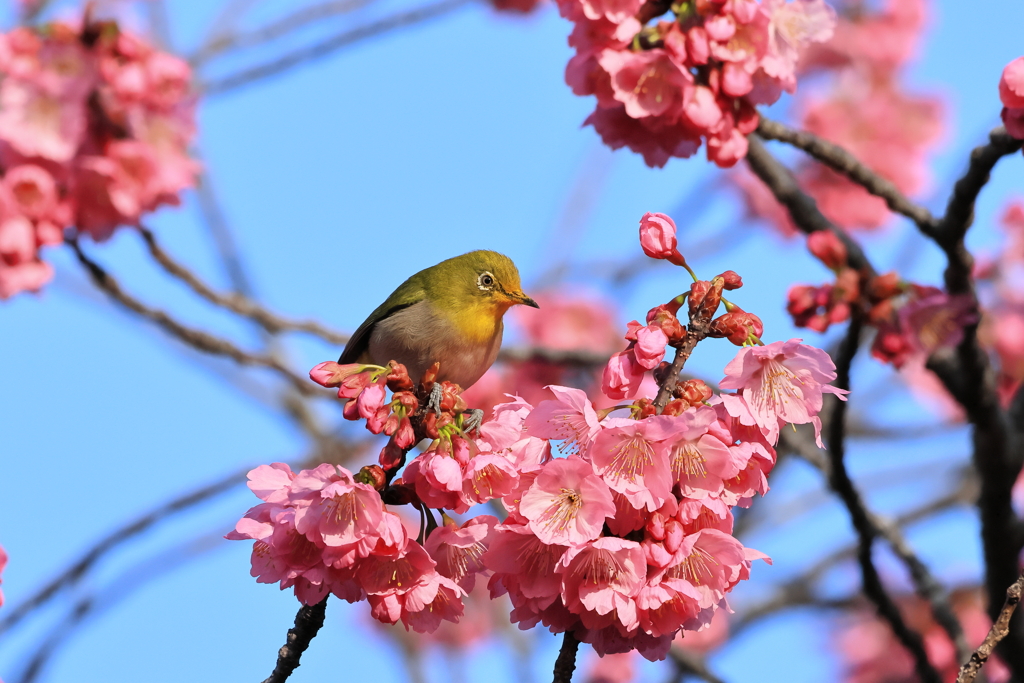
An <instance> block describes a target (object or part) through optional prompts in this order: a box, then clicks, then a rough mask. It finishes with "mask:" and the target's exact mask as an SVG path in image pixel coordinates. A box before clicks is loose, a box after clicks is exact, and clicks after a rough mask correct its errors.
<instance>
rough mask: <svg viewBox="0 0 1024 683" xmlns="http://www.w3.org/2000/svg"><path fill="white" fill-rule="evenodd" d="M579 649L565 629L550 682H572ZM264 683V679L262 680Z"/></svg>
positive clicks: (577, 641)
mask: <svg viewBox="0 0 1024 683" xmlns="http://www.w3.org/2000/svg"><path fill="white" fill-rule="evenodd" d="M579 649H580V641H579V640H577V639H576V636H574V635H573V633H572V631H566V632H565V635H564V636H563V637H562V648H561V649H560V650H559V651H558V659H556V660H555V670H554V677H553V678H552V679H551V680H552V683H572V672H573V671H575V670H576V652H577V651H578V650H579ZM264 683H266V681H264Z"/></svg>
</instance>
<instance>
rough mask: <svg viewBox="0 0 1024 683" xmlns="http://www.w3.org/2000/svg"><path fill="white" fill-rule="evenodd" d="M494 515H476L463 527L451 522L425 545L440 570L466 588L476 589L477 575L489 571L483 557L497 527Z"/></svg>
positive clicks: (466, 589) (434, 533) (435, 533)
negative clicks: (474, 587)
mask: <svg viewBox="0 0 1024 683" xmlns="http://www.w3.org/2000/svg"><path fill="white" fill-rule="evenodd" d="M497 524H498V520H497V518H495V517H493V516H491V515H480V516H479V517H474V518H472V519H470V520H469V521H467V522H466V523H465V524H463V525H462V526H461V527H457V526H455V523H454V522H450V523H448V524H446V525H444V526H441V527H438V528H437V529H434V531H433V532H432V533H431V534H430V536H428V537H427V540H426V543H425V544H424V548H425V549H426V551H427V553H429V554H430V556H431V557H432V558H433V559H434V561H435V562H436V563H437V572H438V573H439V574H441V575H442V576H444V577H446V578H449V579H451V580H452V581H454V582H455V583H457V584H458V585H459V586H461V587H462V588H463V590H465V591H467V592H469V591H472V590H473V585H474V583H475V582H476V576H477V574H481V573H487V567H486V566H484V562H483V557H484V553H485V552H487V548H488V546H489V545H490V539H491V538H492V537H493V535H494V528H495V526H497Z"/></svg>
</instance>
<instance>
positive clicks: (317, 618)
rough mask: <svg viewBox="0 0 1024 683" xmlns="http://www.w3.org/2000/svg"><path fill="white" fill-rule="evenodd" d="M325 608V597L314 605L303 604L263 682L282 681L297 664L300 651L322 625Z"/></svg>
mask: <svg viewBox="0 0 1024 683" xmlns="http://www.w3.org/2000/svg"><path fill="white" fill-rule="evenodd" d="M326 610H327V598H324V599H323V600H321V601H320V602H318V603H317V604H315V605H303V606H302V607H300V608H299V611H298V613H297V614H296V615H295V626H293V627H292V628H290V629H288V637H287V639H286V640H285V644H284V645H282V646H281V649H280V650H278V653H277V664H276V665H275V666H274V671H273V673H271V674H270V676H268V677H267V678H265V679H264V680H263V683H284V681H286V680H287V679H288V677H289V676H291V675H292V672H293V671H295V669H297V668H298V666H299V659H301V658H302V653H303V652H305V651H306V648H307V647H309V643H310V641H312V640H313V638H314V637H315V636H316V634H317V631H319V630H320V627H321V626H323V625H324V612H325V611H326Z"/></svg>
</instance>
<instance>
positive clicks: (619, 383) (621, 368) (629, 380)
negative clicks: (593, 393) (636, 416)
mask: <svg viewBox="0 0 1024 683" xmlns="http://www.w3.org/2000/svg"><path fill="white" fill-rule="evenodd" d="M644 375H645V372H644V367H643V366H642V365H640V364H639V363H638V362H637V361H636V356H635V355H634V354H633V350H632V349H627V350H626V351H620V352H619V353H616V354H614V355H612V357H611V358H610V359H609V360H608V364H607V365H606V366H605V368H604V374H603V375H602V378H601V391H603V392H604V395H605V396H607V397H608V398H611V399H622V398H628V397H630V396H635V395H636V393H637V391H638V390H639V389H640V383H641V382H642V381H643V379H644Z"/></svg>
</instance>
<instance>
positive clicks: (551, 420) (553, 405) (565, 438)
mask: <svg viewBox="0 0 1024 683" xmlns="http://www.w3.org/2000/svg"><path fill="white" fill-rule="evenodd" d="M545 389H547V390H548V391H550V392H551V393H552V394H554V395H555V399H554V400H547V401H541V402H540V403H538V404H537V407H536V408H534V409H533V411H532V412H531V413H530V415H529V417H527V418H526V420H525V421H524V422H523V427H524V428H525V429H526V430H527V431H528V432H529V433H530V436H533V437H537V438H541V439H554V440H556V441H560V442H561V443H560V444H559V445H558V450H560V451H561V452H563V453H568V454H581V453H586V452H587V449H589V448H590V444H591V443H592V442H593V440H594V437H595V436H597V433H598V432H599V431H601V426H600V424H598V421H597V413H596V412H595V411H594V406H593V404H591V402H590V399H589V398H587V394H586V393H585V392H583V391H581V390H579V389H572V388H570V387H560V386H557V385H549V386H547V387H545Z"/></svg>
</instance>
